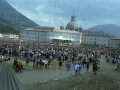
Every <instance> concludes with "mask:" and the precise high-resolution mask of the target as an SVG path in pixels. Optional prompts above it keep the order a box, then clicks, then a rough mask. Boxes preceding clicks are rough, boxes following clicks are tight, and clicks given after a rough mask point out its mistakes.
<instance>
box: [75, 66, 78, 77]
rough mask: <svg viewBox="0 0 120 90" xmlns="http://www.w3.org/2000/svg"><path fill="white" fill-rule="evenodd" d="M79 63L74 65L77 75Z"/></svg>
mask: <svg viewBox="0 0 120 90" xmlns="http://www.w3.org/2000/svg"><path fill="white" fill-rule="evenodd" d="M78 70H79V65H77V64H76V65H75V75H78Z"/></svg>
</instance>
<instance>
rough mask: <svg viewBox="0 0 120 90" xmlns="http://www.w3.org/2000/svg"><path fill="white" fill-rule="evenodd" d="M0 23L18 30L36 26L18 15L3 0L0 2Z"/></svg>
mask: <svg viewBox="0 0 120 90" xmlns="http://www.w3.org/2000/svg"><path fill="white" fill-rule="evenodd" d="M0 22H1V23H6V24H9V25H12V26H14V27H16V28H19V29H21V28H28V27H34V26H37V24H36V23H35V22H33V21H32V20H30V19H28V18H27V17H25V16H24V15H22V14H21V13H19V12H18V11H17V10H16V9H14V8H13V7H12V6H11V5H9V4H8V3H7V2H6V1H5V0H0Z"/></svg>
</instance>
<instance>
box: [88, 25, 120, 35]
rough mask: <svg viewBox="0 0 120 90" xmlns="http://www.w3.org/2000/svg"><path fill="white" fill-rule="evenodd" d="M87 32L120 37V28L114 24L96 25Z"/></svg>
mask: <svg viewBox="0 0 120 90" xmlns="http://www.w3.org/2000/svg"><path fill="white" fill-rule="evenodd" d="M88 30H101V31H104V32H105V33H108V34H111V35H115V36H120V26H118V25H115V24H106V25H97V26H94V27H91V28H89V29H88Z"/></svg>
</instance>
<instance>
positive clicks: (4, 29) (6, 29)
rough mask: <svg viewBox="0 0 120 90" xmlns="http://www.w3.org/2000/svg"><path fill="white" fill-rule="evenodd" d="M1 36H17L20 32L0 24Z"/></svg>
mask: <svg viewBox="0 0 120 90" xmlns="http://www.w3.org/2000/svg"><path fill="white" fill-rule="evenodd" d="M0 33H1V34H9V33H11V34H19V33H20V30H19V29H17V28H15V27H12V26H10V25H7V24H3V23H0Z"/></svg>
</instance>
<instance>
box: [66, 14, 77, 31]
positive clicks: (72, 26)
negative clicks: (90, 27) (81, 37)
mask: <svg viewBox="0 0 120 90" xmlns="http://www.w3.org/2000/svg"><path fill="white" fill-rule="evenodd" d="M78 29H79V27H78V24H77V22H76V16H75V15H74V14H73V15H72V16H71V22H69V23H68V24H67V26H66V30H75V31H76V30H78Z"/></svg>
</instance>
